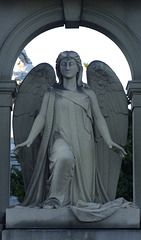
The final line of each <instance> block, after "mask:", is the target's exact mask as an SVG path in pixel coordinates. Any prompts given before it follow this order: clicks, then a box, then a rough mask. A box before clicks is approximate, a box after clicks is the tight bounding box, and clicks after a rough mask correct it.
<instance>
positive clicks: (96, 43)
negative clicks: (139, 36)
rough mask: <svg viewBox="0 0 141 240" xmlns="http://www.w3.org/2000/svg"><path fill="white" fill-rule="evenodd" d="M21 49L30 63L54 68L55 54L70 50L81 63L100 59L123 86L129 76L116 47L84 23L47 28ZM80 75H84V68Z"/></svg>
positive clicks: (123, 58)
mask: <svg viewBox="0 0 141 240" xmlns="http://www.w3.org/2000/svg"><path fill="white" fill-rule="evenodd" d="M25 50H26V53H27V56H28V57H29V58H30V59H31V61H32V64H33V66H36V65H37V64H39V63H42V62H48V63H50V64H51V65H52V66H53V67H54V68H55V62H56V58H57V56H58V54H59V53H60V52H61V51H65V50H74V51H76V52H78V54H79V55H80V57H81V59H82V63H84V62H85V63H88V64H89V63H90V62H91V61H93V60H101V61H103V62H105V63H106V64H108V65H109V66H110V67H111V68H112V69H113V70H114V71H115V73H116V74H117V76H118V77H119V79H120V81H121V82H122V85H123V87H124V89H126V85H127V82H128V81H129V80H131V78H132V77H131V71H130V67H129V65H128V62H127V60H126V58H125V56H124V54H123V53H122V51H121V50H120V48H119V47H118V46H117V45H116V44H115V43H114V42H113V41H112V40H111V39H110V38H108V37H107V36H105V35H104V34H102V33H100V32H98V31H96V30H93V29H89V28H86V27H80V28H79V29H65V28H64V27H59V28H55V29H52V30H48V31H46V32H44V33H42V34H40V35H38V36H37V37H36V38H34V39H33V40H32V41H30V42H29V43H28V44H27V45H26V46H25ZM83 75H84V76H83V77H84V78H86V75H85V68H84V73H83Z"/></svg>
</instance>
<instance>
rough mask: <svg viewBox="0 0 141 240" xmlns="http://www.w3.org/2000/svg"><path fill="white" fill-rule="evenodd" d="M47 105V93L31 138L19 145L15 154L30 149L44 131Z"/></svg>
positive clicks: (15, 149) (30, 135)
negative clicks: (22, 149)
mask: <svg viewBox="0 0 141 240" xmlns="http://www.w3.org/2000/svg"><path fill="white" fill-rule="evenodd" d="M47 103H48V93H45V95H44V98H43V102H42V105H41V109H40V112H39V114H38V115H37V117H36V118H35V121H34V123H33V126H32V128H31V131H30V134H29V136H28V138H27V140H26V141H25V142H23V143H20V144H18V145H17V146H16V147H15V148H14V152H15V153H18V151H19V150H20V149H21V148H23V147H30V145H31V144H32V143H33V141H34V140H35V138H36V137H37V136H38V134H39V133H40V132H41V130H42V129H43V127H44V125H45V118H46V109H47Z"/></svg>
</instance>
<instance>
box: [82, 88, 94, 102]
mask: <svg viewBox="0 0 141 240" xmlns="http://www.w3.org/2000/svg"><path fill="white" fill-rule="evenodd" d="M84 91H85V94H87V95H88V97H89V98H90V99H91V100H93V99H96V94H95V92H94V91H93V90H92V89H91V88H86V89H85V90H84Z"/></svg>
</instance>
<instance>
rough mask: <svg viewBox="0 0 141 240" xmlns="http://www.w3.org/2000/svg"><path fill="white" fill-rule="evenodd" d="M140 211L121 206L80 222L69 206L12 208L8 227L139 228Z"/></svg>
mask: <svg viewBox="0 0 141 240" xmlns="http://www.w3.org/2000/svg"><path fill="white" fill-rule="evenodd" d="M139 227H140V211H139V209H136V208H130V207H129V208H119V209H118V210H117V211H116V212H115V213H114V214H112V215H111V216H109V217H108V218H105V219H103V220H101V221H97V222H80V221H79V220H78V219H77V218H76V217H75V216H74V215H73V213H72V211H71V210H70V209H69V208H59V209H38V208H11V209H7V210H6V228H69V229H70V228H139Z"/></svg>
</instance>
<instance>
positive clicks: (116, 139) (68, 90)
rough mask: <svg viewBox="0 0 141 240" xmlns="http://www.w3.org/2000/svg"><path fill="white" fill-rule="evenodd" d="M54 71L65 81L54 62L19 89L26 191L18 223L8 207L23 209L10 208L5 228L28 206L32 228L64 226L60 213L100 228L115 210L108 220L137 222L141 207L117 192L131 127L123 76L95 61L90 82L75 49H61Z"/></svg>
mask: <svg viewBox="0 0 141 240" xmlns="http://www.w3.org/2000/svg"><path fill="white" fill-rule="evenodd" d="M56 71H57V76H58V79H59V83H56V77H55V73H54V70H53V68H52V67H51V66H50V65H49V64H45V63H43V64H39V65H38V66H37V67H35V68H34V69H33V70H32V71H31V72H30V73H29V74H28V75H27V76H26V78H25V80H24V81H23V83H22V85H21V87H20V89H19V93H18V96H17V99H16V103H15V110H14V137H15V144H16V147H15V153H18V154H19V158H20V161H21V167H22V171H23V178H24V184H25V189H26V196H25V199H24V201H23V203H22V204H21V206H19V208H20V211H23V214H22V215H21V216H19V217H18V219H17V218H15V219H17V220H16V221H17V222H16V223H15V222H14V221H15V220H13V219H12V218H10V214H13V213H14V212H13V211H16V214H17V213H18V212H17V211H18V208H17V209H11V210H10V209H9V210H8V211H7V214H8V216H9V217H8V218H7V219H11V220H10V222H9V223H8V222H7V227H10V226H17V225H16V224H19V227H21V226H22V224H23V222H25V219H24V220H23V218H24V216H26V218H27V215H26V213H25V211H27V213H28V210H27V209H29V208H30V211H32V213H33V212H34V213H35V215H38V221H37V219H36V218H34V219H32V220H31V221H30V226H31V227H33V225H34V224H35V225H37V226H36V227H38V224H37V222H39V219H40V222H41V223H40V224H39V225H40V227H42V226H44V227H45V225H46V226H51V227H52V226H53V227H57V226H60V224H61V223H60V221H61V219H62V218H61V217H60V214H61V212H62V214H63V220H62V221H63V224H64V221H65V222H66V224H69V223H70V222H71V224H72V227H74V225H75V226H76V227H80V225H81V224H82V225H83V224H84V225H87V226H89V224H90V223H91V224H90V226H92V227H94V224H93V223H94V222H99V221H101V222H102V221H105V219H110V217H112V220H111V219H110V220H106V221H107V222H106V224H107V226H108V227H109V226H112V225H111V224H112V222H113V220H114V216H115V221H116V222H117V219H118V224H117V225H114V227H119V225H120V227H121V225H122V223H123V226H124V227H133V226H136V227H138V226H139V211H138V210H137V209H136V208H135V207H134V205H133V204H132V203H129V202H127V201H126V200H124V199H123V198H119V199H115V194H116V188H117V182H118V177H119V172H120V166H121V159H122V158H123V157H124V155H125V154H126V153H125V151H124V149H123V147H124V146H125V144H126V138H127V129H128V108H127V99H126V96H125V93H124V90H123V87H122V85H121V83H120V81H119V79H118V78H117V76H116V75H115V73H114V72H113V71H112V70H111V69H110V68H109V66H107V65H106V64H105V63H103V62H100V61H94V62H92V63H90V64H89V66H88V69H87V78H88V84H89V85H87V84H84V83H83V82H82V64H81V59H80V57H79V55H78V54H77V53H76V52H74V51H65V52H63V53H60V55H59V56H58V58H57V61H56ZM97 99H98V100H97ZM98 102H99V104H98ZM112 150H113V151H112ZM123 209H124V210H123ZM122 210H123V211H124V217H123V213H122ZM46 211H47V212H46ZM117 211H119V215H118V216H116V214H117ZM12 212H13V213H12ZM37 212H38V213H37ZM45 212H46V213H47V214H45ZM125 212H126V213H127V214H126V213H125ZM134 213H135V214H134ZM113 214H115V215H113ZM33 215H34V214H32V216H33ZM130 215H132V217H133V218H132V221H131V222H130V223H129V222H128V223H127V221H126V220H127V218H128V217H129V216H130ZM11 216H13V215H11ZM42 218H43V219H42ZM54 219H55V221H54ZM74 219H75V220H74ZM120 221H121V223H120ZM21 222H22V224H21ZM73 223H74V224H73ZM109 223H110V224H109ZM28 224H29V223H28ZM48 224H49V225H48ZM54 224H55V225H54ZM102 224H103V222H102ZM26 226H27V224H26V222H25V225H24V227H26ZM95 226H96V225H95ZM98 226H99V223H98ZM101 226H102V225H101Z"/></svg>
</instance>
